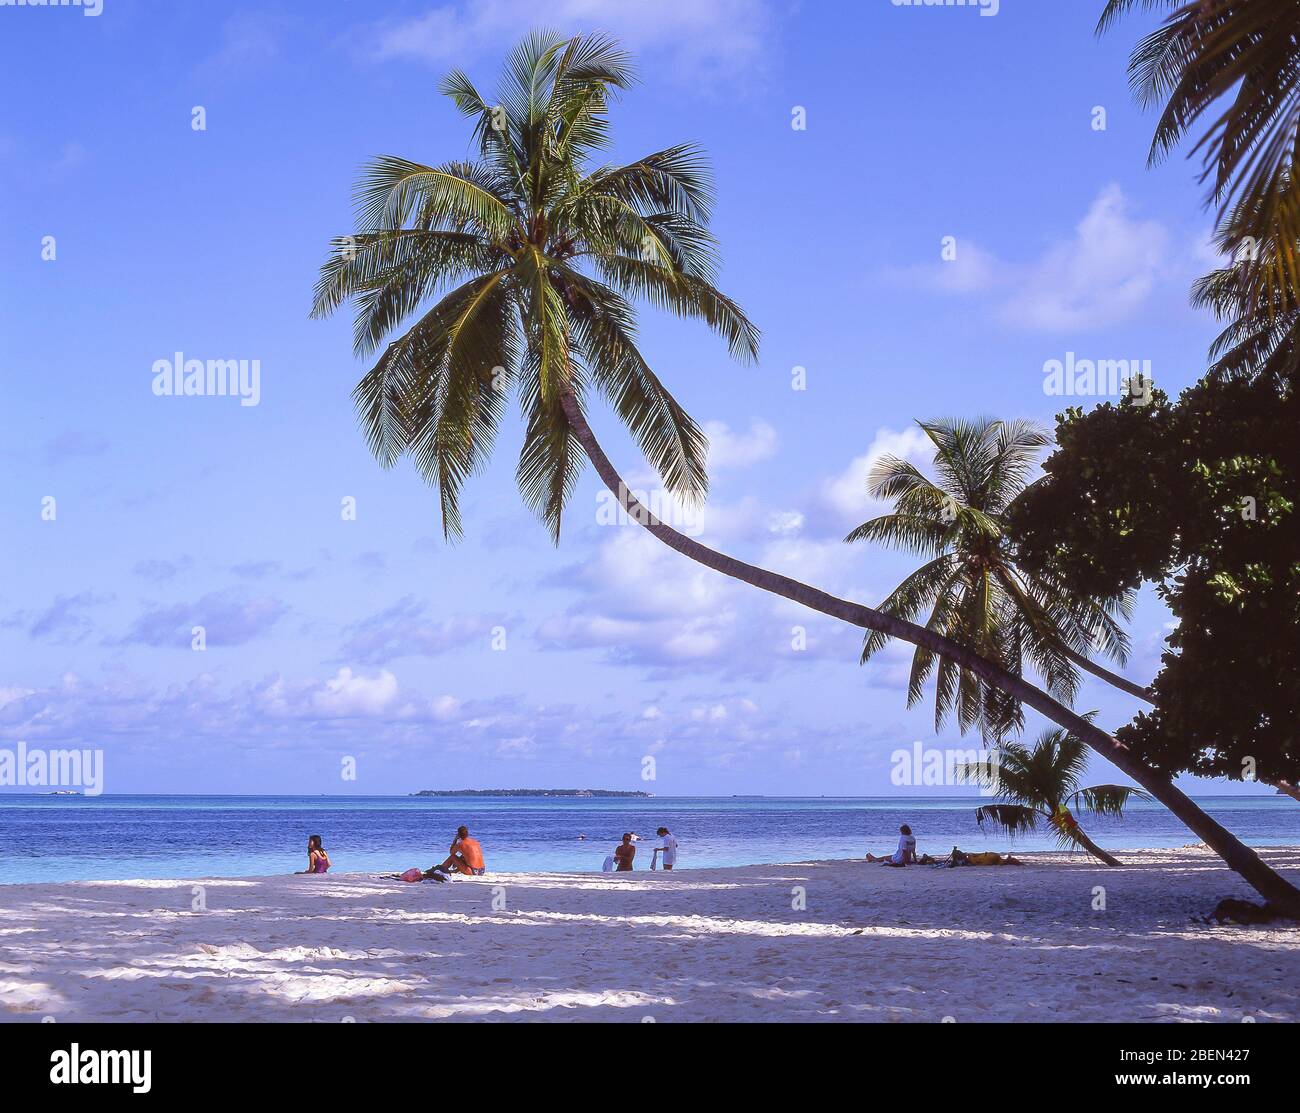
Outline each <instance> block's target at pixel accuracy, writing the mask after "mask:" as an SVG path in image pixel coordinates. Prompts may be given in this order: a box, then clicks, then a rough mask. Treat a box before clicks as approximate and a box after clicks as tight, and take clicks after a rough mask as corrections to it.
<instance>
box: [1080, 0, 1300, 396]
mask: <svg viewBox="0 0 1300 1113" xmlns="http://www.w3.org/2000/svg"><path fill="white" fill-rule="evenodd" d="M1137 8H1145V9H1152V10H1161V9H1165V10H1169V14H1168V16H1167V18H1166V19H1165V20H1164V21H1163V23H1162V24H1161V25H1160V26H1159V27H1158V28H1157V29H1156V30H1155V31H1153V32H1152V33H1151V34H1149V35H1147V36H1146V37H1145V38H1143V39H1142V40H1141V42H1140V43H1139V44H1138V46H1137V48H1136V49H1135V51H1134V52H1133V55H1132V59H1131V63H1130V69H1129V73H1130V78H1131V80H1132V83H1133V86H1134V88H1135V90H1136V91H1137V93H1138V95H1139V98H1140V99H1141V101H1142V102H1143V103H1144V104H1148V105H1158V106H1161V115H1160V118H1159V121H1158V123H1157V125H1156V130H1155V136H1154V139H1153V141H1152V147H1151V159H1152V161H1153V162H1154V161H1158V160H1159V159H1161V158H1162V157H1164V156H1165V155H1167V154H1168V153H1169V152H1170V151H1171V150H1172V149H1173V148H1174V147H1176V146H1177V145H1178V144H1180V143H1181V142H1182V141H1183V140H1184V139H1185V138H1187V136H1188V134H1189V133H1190V132H1191V131H1192V129H1193V128H1195V127H1197V126H1198V125H1200V124H1204V125H1205V126H1204V130H1203V133H1202V134H1201V135H1200V137H1199V138H1198V139H1197V140H1196V142H1195V144H1194V145H1193V147H1192V151H1191V153H1192V155H1193V156H1197V155H1199V157H1200V159H1201V167H1202V169H1201V179H1202V181H1203V182H1205V183H1207V185H1208V199H1209V200H1210V201H1211V202H1212V203H1215V204H1216V205H1217V206H1218V213H1219V226H1218V229H1217V233H1216V239H1217V242H1218V245H1219V247H1220V248H1221V249H1222V250H1223V252H1224V253H1225V254H1227V255H1229V256H1231V257H1232V260H1233V262H1232V264H1231V266H1228V267H1225V268H1223V269H1222V270H1220V271H1219V272H1216V274H1214V275H1211V276H1210V278H1209V279H1207V280H1205V281H1204V282H1203V283H1202V284H1201V286H1200V287H1199V288H1198V291H1197V298H1198V300H1200V301H1201V302H1202V303H1203V304H1209V305H1211V306H1212V307H1213V308H1215V309H1216V311H1218V312H1220V314H1221V315H1223V316H1227V317H1230V318H1231V319H1232V320H1233V322H1234V323H1233V325H1232V326H1231V327H1230V328H1229V329H1228V330H1227V331H1226V332H1225V333H1224V335H1223V336H1221V337H1220V338H1219V341H1218V343H1217V344H1216V347H1215V353H1214V354H1215V357H1216V359H1217V360H1218V361H1219V364H1218V368H1217V369H1218V370H1219V371H1220V372H1227V373H1230V374H1240V373H1243V372H1248V373H1254V372H1255V371H1256V370H1257V368H1258V365H1260V364H1263V365H1265V366H1264V371H1265V373H1267V374H1277V373H1278V372H1279V370H1280V369H1285V372H1286V373H1287V374H1288V375H1290V374H1293V373H1294V371H1295V368H1296V366H1297V365H1296V356H1297V353H1296V350H1295V349H1296V343H1297V341H1296V339H1295V336H1294V333H1295V330H1296V327H1297V324H1300V321H1298V320H1297V311H1298V310H1300V250H1298V248H1300V182H1297V180H1296V162H1297V154H1298V153H1300V4H1297V3H1295V0H1109V3H1108V4H1107V5H1106V8H1105V11H1104V13H1103V15H1102V18H1101V23H1100V26H1099V30H1105V29H1106V28H1108V27H1109V26H1110V25H1111V24H1113V23H1114V22H1115V21H1116V20H1118V19H1119V18H1120V17H1121V16H1122V15H1124V14H1125V13H1127V12H1129V11H1131V10H1133V9H1137ZM1252 360H1253V361H1255V366H1252V362H1251V361H1252Z"/></svg>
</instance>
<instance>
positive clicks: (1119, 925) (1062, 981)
mask: <svg viewBox="0 0 1300 1113" xmlns="http://www.w3.org/2000/svg"><path fill="white" fill-rule="evenodd" d="M1263 854H1264V856H1265V857H1266V858H1267V859H1268V860H1269V861H1270V862H1272V863H1273V864H1274V865H1275V866H1277V867H1279V868H1282V869H1284V870H1285V871H1286V872H1287V873H1288V875H1289V876H1290V877H1291V878H1293V879H1295V880H1297V881H1300V847H1294V848H1282V849H1273V850H1266V851H1264V852H1263ZM1121 857H1122V858H1123V859H1124V860H1125V863H1126V865H1125V866H1124V867H1123V868H1120V869H1106V868H1105V867H1103V866H1100V865H1094V864H1092V863H1091V861H1089V860H1086V859H1084V858H1081V857H1080V856H1077V855H1064V854H1032V855H1024V858H1025V860H1026V862H1027V864H1026V865H1024V866H1022V867H1020V868H1015V867H1004V868H986V869H977V868H972V869H959V870H937V869H930V868H926V867H918V868H911V867H909V868H907V869H903V870H895V869H887V868H882V867H879V866H874V865H868V864H866V863H864V862H811V863H800V864H793V865H774V866H748V867H744V868H736V869H714V870H690V869H681V870H677V871H675V872H673V873H663V872H658V873H649V872H637V873H634V874H631V875H628V874H621V875H614V874H527V875H526V874H498V875H490V876H487V877H484V878H473V879H471V878H465V879H459V880H456V881H454V882H451V883H449V884H446V885H438V884H434V883H430V882H426V883H423V884H418V885H404V884H402V883H400V882H392V881H381V880H378V879H376V878H374V877H372V876H367V875H360V874H334V875H329V876H325V877H305V876H304V877H298V876H285V877H271V878H245V879H238V880H234V879H225V880H221V879H211V880H202V881H185V882H178V881H120V882H67V883H61V884H50V885H11V886H0V1018H3V1019H5V1020H27V1021H33V1020H39V1019H41V1018H43V1017H47V1016H48V1017H53V1018H54V1019H55V1020H56V1021H73V1020H79V1021H145V1020H163V1021H181V1020H184V1021H284V1022H303V1021H319V1022H339V1021H348V1020H353V1021H356V1022H366V1021H398V1020H442V1019H454V1020H527V1021H534V1020H559V1021H575V1020H596V1021H631V1022H639V1021H645V1020H653V1021H656V1022H660V1023H671V1022H681V1021H703V1020H738V1021H777V1020H793V1021H825V1020H851V1021H929V1022H935V1021H940V1020H943V1019H945V1018H951V1019H952V1020H954V1021H956V1022H957V1023H970V1022H978V1021H993V1020H1002V1021H1035V1020H1038V1021H1061V1020H1073V1021H1102V1022H1109V1021H1232V1022H1239V1021H1242V1020H1243V1019H1245V1018H1248V1017H1249V1018H1253V1019H1254V1020H1256V1021H1260V1022H1272V1021H1295V1020H1300V929H1298V928H1295V927H1284V926H1280V925H1272V926H1265V927H1249V928H1243V927H1229V926H1223V927H1220V926H1208V925H1206V924H1203V923H1200V922H1196V920H1195V919H1194V917H1196V916H1198V915H1204V914H1205V913H1207V912H1209V911H1210V910H1211V909H1212V908H1213V907H1214V905H1215V903H1216V902H1217V901H1218V900H1219V899H1220V898H1221V897H1225V896H1237V897H1251V896H1252V894H1251V892H1250V890H1249V889H1248V888H1247V886H1246V885H1245V883H1244V882H1242V881H1241V880H1240V879H1239V878H1237V877H1236V876H1235V875H1234V874H1231V873H1230V872H1228V871H1227V870H1226V869H1225V868H1224V867H1223V866H1222V865H1221V864H1220V863H1219V861H1218V859H1217V858H1215V857H1214V856H1213V855H1212V854H1210V853H1208V852H1207V851H1205V850H1203V849H1191V848H1189V849H1183V850H1175V851H1138V852H1129V853H1125V854H1122V855H1121ZM1097 886H1102V887H1104V890H1105V892H1104V897H1105V907H1104V909H1103V908H1097V907H1094V905H1096V904H1098V903H1100V902H1099V899H1098V896H1097V894H1096V893H1095V892H1094V889H1095V887H1097ZM196 907H197V908H198V909H199V910H197V911H196V910H194V908H196Z"/></svg>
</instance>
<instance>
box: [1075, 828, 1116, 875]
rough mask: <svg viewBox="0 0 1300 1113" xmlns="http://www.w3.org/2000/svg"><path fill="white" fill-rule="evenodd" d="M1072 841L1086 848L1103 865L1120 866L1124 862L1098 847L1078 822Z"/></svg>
mask: <svg viewBox="0 0 1300 1113" xmlns="http://www.w3.org/2000/svg"><path fill="white" fill-rule="evenodd" d="M1074 841H1075V842H1077V843H1078V844H1079V845H1080V846H1081V847H1083V849H1084V850H1086V851H1087V852H1088V853H1089V854H1091V855H1092V856H1093V857H1094V858H1096V859H1097V860H1098V861H1099V862H1101V863H1102V864H1103V865H1107V866H1121V865H1123V864H1124V863H1123V862H1121V861H1120V860H1119V859H1118V858H1116V857H1115V856H1114V855H1113V854H1109V853H1107V852H1106V851H1104V850H1102V848H1101V847H1099V846H1098V845H1097V844H1096V843H1095V842H1093V841H1092V839H1090V838H1088V835H1087V833H1086V832H1085V831H1084V829H1083V828H1082V827H1080V826H1079V825H1078V824H1075V828H1074Z"/></svg>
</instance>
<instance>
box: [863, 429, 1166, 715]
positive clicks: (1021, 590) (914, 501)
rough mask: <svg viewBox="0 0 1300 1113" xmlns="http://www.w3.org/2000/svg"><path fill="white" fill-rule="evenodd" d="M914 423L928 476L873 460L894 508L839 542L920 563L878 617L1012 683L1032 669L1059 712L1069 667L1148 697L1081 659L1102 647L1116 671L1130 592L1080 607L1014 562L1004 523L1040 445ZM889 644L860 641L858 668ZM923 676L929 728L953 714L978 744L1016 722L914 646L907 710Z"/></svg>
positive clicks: (1009, 710) (1005, 434) (1002, 698)
mask: <svg viewBox="0 0 1300 1113" xmlns="http://www.w3.org/2000/svg"><path fill="white" fill-rule="evenodd" d="M917 424H918V425H920V427H921V429H922V430H923V431H924V432H925V434H926V436H927V437H929V438H930V441H931V443H932V444H933V445H934V472H935V478H934V479H930V478H929V477H927V476H926V475H924V474H923V473H922V472H921V471H920V470H919V469H918V468H917V467H915V466H914V465H913V464H911V463H909V462H907V461H906V460H900V459H898V458H897V457H894V456H884V457H882V458H881V459H880V460H879V461H878V462H877V463H876V465H875V467H873V468H872V470H871V474H870V475H869V476H868V479H867V489H868V493H869V494H870V495H871V496H872V497H873V498H877V499H891V500H893V502H894V510H893V512H892V513H890V514H884V515H881V516H880V517H877V518H873V519H871V520H870V521H869V522H864V523H863V524H862V525H860V526H858V527H857V529H855V530H853V532H852V533H850V534H849V535H848V537H847V538H845V540H846V541H849V542H854V541H879V542H884V543H885V544H888V545H893V546H895V547H897V548H903V549H908V550H910V551H912V552H914V553H917V554H918V555H920V556H923V557H925V558H926V561H925V563H924V564H923V565H922V566H921V567H920V568H918V569H917V570H916V571H915V572H913V573H912V574H911V575H910V576H908V577H907V579H905V580H904V581H903V582H902V583H901V584H899V585H898V587H896V588H895V589H894V590H893V592H892V593H891V594H890V595H889V597H888V598H887V599H886V600H885V601H884V602H883V603H882V604H881V605H880V609H881V610H882V611H884V612H885V613H886V614H892V615H896V616H898V617H899V618H904V619H907V620H908V621H912V620H914V619H917V618H918V617H919V616H920V615H921V614H922V612H927V613H928V617H927V618H926V619H925V628H926V629H927V630H933V631H934V632H935V633H937V634H941V635H943V636H944V637H946V638H949V639H951V640H953V641H955V642H958V643H960V644H962V645H965V646H967V647H968V648H970V649H972V650H974V651H975V652H976V653H978V654H979V655H980V656H981V657H985V658H987V659H989V660H993V661H997V662H998V664H999V665H1001V666H1002V668H1004V669H1006V671H1008V672H1010V673H1013V674H1015V675H1017V676H1018V675H1021V674H1022V673H1023V671H1024V669H1025V667H1026V666H1032V668H1033V669H1034V670H1035V671H1036V672H1037V673H1038V674H1039V675H1040V676H1041V677H1042V678H1043V682H1044V686H1045V687H1046V688H1047V690H1048V692H1050V693H1051V694H1052V695H1053V696H1055V697H1056V698H1057V699H1058V700H1060V701H1061V702H1063V703H1066V704H1069V703H1072V702H1073V701H1074V697H1075V693H1076V692H1077V690H1078V686H1079V669H1084V670H1086V671H1087V672H1090V673H1092V674H1093V675H1095V676H1098V677H1100V678H1101V679H1103V680H1106V681H1107V682H1108V683H1110V684H1113V685H1115V686H1117V687H1120V688H1122V689H1124V690H1125V691H1127V692H1129V693H1130V694H1134V695H1139V696H1141V697H1142V698H1144V699H1149V698H1150V697H1149V695H1148V694H1147V692H1146V689H1144V688H1142V687H1140V686H1139V685H1136V684H1133V683H1132V682H1130V681H1128V680H1125V679H1124V678H1123V677H1121V676H1116V675H1115V674H1114V673H1112V672H1110V671H1108V670H1107V669H1105V668H1102V667H1101V666H1100V665H1098V664H1096V663H1095V662H1094V661H1092V660H1090V659H1089V656H1088V654H1089V653H1090V652H1092V651H1094V650H1095V649H1100V650H1101V651H1102V652H1103V653H1105V654H1106V655H1107V656H1109V657H1111V658H1113V659H1114V660H1116V661H1118V662H1119V663H1120V664H1123V663H1124V662H1125V661H1126V659H1127V656H1128V648H1129V643H1128V636H1127V634H1125V632H1124V629H1123V627H1122V626H1121V625H1120V624H1119V622H1118V621H1117V619H1116V615H1120V616H1121V617H1124V618H1127V617H1128V616H1129V614H1130V612H1131V608H1132V598H1133V596H1132V593H1131V592H1125V593H1124V594H1122V595H1119V596H1117V597H1115V598H1113V599H1085V598H1081V597H1079V596H1077V595H1073V594H1071V593H1070V592H1068V591H1066V590H1065V589H1064V587H1063V586H1062V585H1061V584H1060V583H1058V582H1056V581H1055V580H1054V579H1053V578H1052V577H1050V576H1046V575H1039V574H1033V573H1030V572H1028V571H1026V570H1025V569H1022V568H1020V567H1019V566H1018V565H1017V563H1016V556H1015V551H1014V547H1013V546H1012V544H1011V543H1010V541H1009V539H1008V536H1007V530H1006V524H1005V517H1004V516H1005V513H1006V511H1007V509H1008V507H1009V506H1010V505H1011V502H1012V500H1013V499H1014V498H1015V497H1016V496H1017V495H1018V494H1020V492H1021V491H1022V490H1024V488H1025V483H1026V481H1027V479H1028V477H1029V473H1030V471H1031V469H1032V467H1033V464H1034V461H1035V458H1036V456H1037V454H1038V450H1039V449H1040V448H1042V447H1043V446H1044V445H1046V444H1047V436H1046V435H1045V434H1044V433H1043V432H1042V431H1041V430H1039V429H1038V428H1036V427H1035V426H1033V425H1031V424H1029V423H1027V422H1023V421H1014V422H1004V421H996V420H993V419H991V418H981V419H978V420H976V421H947V420H945V421H933V422H918V423H917ZM888 641H889V638H888V636H887V635H885V634H883V633H881V632H880V631H875V630H873V631H872V632H870V633H869V634H867V636H866V638H865V639H864V642H863V647H862V661H863V663H864V664H865V663H866V662H867V661H868V660H870V659H871V657H872V656H874V655H875V654H876V653H878V652H879V651H880V650H881V649H882V648H884V646H885V645H886V644H887V643H888ZM931 674H934V675H935V729H936V730H939V729H941V728H942V727H943V724H944V722H945V721H946V719H947V718H948V716H949V714H950V713H951V712H953V711H955V712H956V717H957V723H958V726H959V727H960V729H961V730H962V731H963V732H965V731H966V730H967V729H968V728H970V727H972V726H974V727H978V728H979V730H980V733H981V734H982V735H983V736H984V737H985V738H991V739H999V738H1002V737H1003V736H1005V735H1006V734H1008V733H1009V732H1011V731H1014V730H1018V729H1019V728H1020V727H1021V726H1022V725H1023V716H1022V712H1021V708H1020V705H1019V703H1018V702H1017V701H1015V700H1014V699H1011V698H1010V697H1008V695H1007V694H1006V693H1005V692H1003V691H1001V690H1000V689H998V688H997V687H995V686H992V685H990V684H988V683H986V682H985V681H983V680H982V679H981V678H980V677H979V676H977V675H976V674H974V673H972V672H970V671H969V670H966V669H962V668H960V667H959V666H957V665H956V664H955V663H954V662H952V661H951V660H945V659H943V658H940V657H939V656H938V655H936V654H935V653H933V652H931V651H930V650H928V649H926V648H924V647H918V648H917V650H916V652H915V653H914V654H913V656H912V671H911V676H910V678H909V680H908V692H907V698H908V706H909V707H910V706H912V705H914V704H915V703H917V702H918V701H919V700H920V699H921V697H922V695H923V692H924V687H925V684H926V682H927V680H928V679H929V677H930V676H931Z"/></svg>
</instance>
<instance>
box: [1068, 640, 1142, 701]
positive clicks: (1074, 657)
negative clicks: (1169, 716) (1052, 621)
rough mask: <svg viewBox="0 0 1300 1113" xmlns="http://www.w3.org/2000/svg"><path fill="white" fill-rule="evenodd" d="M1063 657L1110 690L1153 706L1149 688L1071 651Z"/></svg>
mask: <svg viewBox="0 0 1300 1113" xmlns="http://www.w3.org/2000/svg"><path fill="white" fill-rule="evenodd" d="M1065 655H1066V656H1067V657H1068V658H1069V659H1070V660H1071V661H1073V662H1074V663H1075V664H1076V665H1078V666H1079V668H1081V669H1083V671H1084V672H1090V673H1092V675H1093V676H1095V677H1097V678H1098V679H1099V680H1104V681H1105V682H1106V683H1107V684H1109V685H1110V686H1111V687H1112V688H1118V689H1119V690H1120V691H1121V692H1127V693H1128V694H1129V695H1130V696H1137V698H1138V699H1140V700H1146V702H1147V703H1150V704H1154V703H1155V702H1156V701H1155V698H1154V697H1153V696H1152V695H1151V689H1150V688H1144V687H1142V685H1141V684H1134V683H1133V681H1131V680H1125V679H1124V678H1123V677H1122V676H1119V675H1118V674H1116V673H1113V672H1111V671H1110V669H1107V668H1103V667H1102V666H1101V665H1099V664H1097V662H1096V661H1092V660H1089V659H1088V658H1087V657H1085V656H1084V655H1083V654H1082V653H1075V652H1074V650H1073V649H1066V650H1065Z"/></svg>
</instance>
